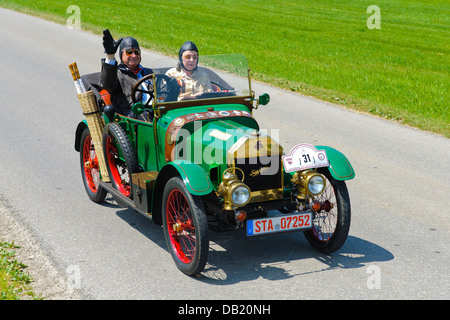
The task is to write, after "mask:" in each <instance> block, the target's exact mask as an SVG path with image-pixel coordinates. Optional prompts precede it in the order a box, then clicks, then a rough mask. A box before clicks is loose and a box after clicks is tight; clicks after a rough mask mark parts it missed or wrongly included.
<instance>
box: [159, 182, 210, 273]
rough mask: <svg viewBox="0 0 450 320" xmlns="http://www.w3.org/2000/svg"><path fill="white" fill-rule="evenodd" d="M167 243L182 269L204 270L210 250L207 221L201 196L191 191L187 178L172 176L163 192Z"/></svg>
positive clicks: (187, 271) (188, 271)
mask: <svg viewBox="0 0 450 320" xmlns="http://www.w3.org/2000/svg"><path fill="white" fill-rule="evenodd" d="M163 210H164V212H163V224H164V235H165V238H166V243H167V246H168V248H169V251H170V253H171V254H172V258H173V259H174V261H175V264H176V265H177V267H178V269H180V270H181V271H182V272H183V273H185V274H187V275H195V274H198V273H200V272H201V271H202V270H203V268H204V267H205V265H206V260H207V257H208V250H209V240H208V235H207V228H208V226H207V221H206V215H205V210H204V208H203V204H202V202H201V199H200V198H199V197H197V196H194V195H191V194H190V193H189V192H188V191H187V189H186V187H185V185H184V182H183V181H182V180H181V179H180V178H178V177H175V178H172V179H170V180H169V181H168V182H167V184H166V187H165V189H164V195H163Z"/></svg>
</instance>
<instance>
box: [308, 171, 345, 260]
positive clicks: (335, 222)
mask: <svg viewBox="0 0 450 320" xmlns="http://www.w3.org/2000/svg"><path fill="white" fill-rule="evenodd" d="M321 173H322V174H323V175H324V176H325V177H326V178H327V186H326V189H325V191H324V193H322V194H321V195H320V196H318V197H316V199H317V200H319V201H320V202H325V201H327V200H328V201H329V203H331V209H330V210H328V211H327V210H322V211H320V212H318V213H315V214H314V215H313V228H312V230H308V231H305V232H304V235H305V237H306V239H307V240H308V242H309V243H310V244H311V245H312V246H313V247H314V248H315V249H317V250H318V251H320V252H322V253H325V254H329V253H332V252H335V251H337V250H339V249H340V248H341V247H342V246H343V245H344V243H345V241H346V240H347V236H348V233H349V230H350V220H351V208H350V197H349V194H348V190H347V186H346V184H345V181H338V180H336V179H334V178H333V177H332V176H331V174H330V173H329V171H328V169H327V170H323V171H321Z"/></svg>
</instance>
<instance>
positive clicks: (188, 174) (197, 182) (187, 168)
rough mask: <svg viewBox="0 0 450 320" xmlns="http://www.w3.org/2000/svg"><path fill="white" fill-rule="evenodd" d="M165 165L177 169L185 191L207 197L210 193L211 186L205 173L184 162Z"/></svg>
mask: <svg viewBox="0 0 450 320" xmlns="http://www.w3.org/2000/svg"><path fill="white" fill-rule="evenodd" d="M167 165H170V166H173V167H174V168H175V169H177V171H178V173H179V174H180V176H181V178H182V179H183V181H184V183H185V185H186V188H187V190H188V191H189V192H190V193H191V194H193V195H196V196H203V195H207V194H209V193H211V192H212V190H213V185H212V183H211V180H210V179H209V176H208V175H207V174H206V171H205V170H204V169H203V168H202V167H200V166H199V165H198V164H195V163H193V162H190V161H186V160H174V161H171V162H169V163H168V164H167Z"/></svg>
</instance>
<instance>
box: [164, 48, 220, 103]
mask: <svg viewBox="0 0 450 320" xmlns="http://www.w3.org/2000/svg"><path fill="white" fill-rule="evenodd" d="M178 59H179V61H178V65H177V66H176V67H174V68H172V69H169V70H168V71H167V72H166V75H168V76H170V77H174V78H175V79H176V80H177V81H178V84H179V85H180V86H181V92H180V95H179V96H178V100H183V99H195V98H196V97H197V96H199V95H200V94H202V93H204V92H212V91H213V90H212V88H211V81H210V80H209V77H208V75H207V74H206V72H204V71H202V70H200V69H198V68H197V65H198V59H199V56H198V49H197V46H196V45H195V44H194V43H193V42H191V41H186V42H185V43H184V44H183V45H182V46H181V48H180V51H179V52H178Z"/></svg>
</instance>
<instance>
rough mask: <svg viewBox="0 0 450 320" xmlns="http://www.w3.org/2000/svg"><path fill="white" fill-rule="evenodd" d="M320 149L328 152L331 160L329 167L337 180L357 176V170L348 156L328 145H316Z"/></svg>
mask: <svg viewBox="0 0 450 320" xmlns="http://www.w3.org/2000/svg"><path fill="white" fill-rule="evenodd" d="M315 147H316V148H317V149H319V150H325V151H326V153H327V157H328V161H329V162H330V166H329V167H328V169H329V171H330V173H331V175H332V176H333V178H335V179H336V180H350V179H353V178H354V177H355V170H353V167H352V165H351V163H350V161H349V160H348V159H347V157H346V156H345V155H344V154H343V153H341V152H339V151H337V150H336V149H333V148H331V147H327V146H315Z"/></svg>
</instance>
